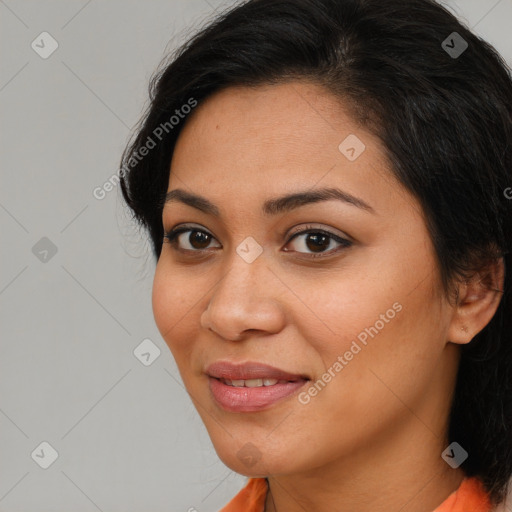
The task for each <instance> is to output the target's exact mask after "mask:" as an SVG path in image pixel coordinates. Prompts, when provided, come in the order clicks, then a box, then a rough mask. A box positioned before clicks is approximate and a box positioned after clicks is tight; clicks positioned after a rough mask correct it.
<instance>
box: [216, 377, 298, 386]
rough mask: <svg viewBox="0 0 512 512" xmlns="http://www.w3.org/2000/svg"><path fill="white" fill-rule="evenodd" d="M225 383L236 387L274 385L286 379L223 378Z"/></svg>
mask: <svg viewBox="0 0 512 512" xmlns="http://www.w3.org/2000/svg"><path fill="white" fill-rule="evenodd" d="M223 381H224V383H225V384H227V385H228V386H234V387H236V388H243V387H247V388H258V387H261V386H274V385H275V384H277V383H279V384H282V383H286V382H288V381H286V380H277V379H248V380H228V379H224V380H223Z"/></svg>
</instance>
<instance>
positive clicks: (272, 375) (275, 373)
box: [205, 361, 310, 382]
mask: <svg viewBox="0 0 512 512" xmlns="http://www.w3.org/2000/svg"><path fill="white" fill-rule="evenodd" d="M205 373H207V374H208V375H209V376H210V377H214V378H216V379H223V380H226V381H241V380H244V381H248V380H249V381H250V380H256V379H262V380H263V379H267V380H271V379H275V380H278V381H287V382H298V381H302V380H310V379H309V377H307V376H306V375H301V374H296V373H289V372H287V371H285V370H281V369H279V368H275V367H274V366H269V365H266V364H262V363H256V362H247V363H241V364H234V363H229V362H227V361H217V362H216V363H213V364H211V365H210V366H208V367H207V368H206V372H205Z"/></svg>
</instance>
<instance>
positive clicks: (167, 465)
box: [0, 0, 512, 512]
mask: <svg viewBox="0 0 512 512" xmlns="http://www.w3.org/2000/svg"><path fill="white" fill-rule="evenodd" d="M231 3H233V2H221V1H214V0H151V1H146V2H143V1H142V0H129V1H127V0H89V1H86V0H80V1H78V0H77V1H75V0H69V1H67V0H66V1H64V0H60V1H57V0H52V1H50V0H0V48H1V50H0V51H1V59H2V60H1V62H2V65H1V69H0V108H1V110H0V119H1V137H0V148H1V149H0V150H1V168H2V177H1V183H2V186H1V188H0V225H1V229H2V241H1V255H2V257H1V266H0V322H1V327H2V335H1V354H2V356H1V358H0V362H1V363H0V364H1V367H0V386H1V390H2V392H1V396H0V429H1V430H0V432H1V434H0V449H1V451H0V453H1V454H2V457H1V461H2V463H1V465H0V512H38V511H43V510H44V511H46V512H48V511H52V512H60V511H73V512H86V511H87V512H89V511H91V512H94V511H98V510H99V511H103V512H107V511H109V512H110V511H111V512H132V511H138V512H140V511H142V510H147V511H148V512H149V511H151V512H163V511H173V512H174V511H176V512H178V511H184V512H185V511H188V510H189V509H191V508H192V507H194V508H195V509H196V510H197V511H198V512H208V511H217V510H218V509H219V508H221V507H222V506H223V505H224V504H225V503H227V502H228V501H229V499H231V498H232V497H233V496H234V495H235V494H236V493H237V492H238V490H239V489H240V488H241V487H242V486H243V485H244V483H245V481H246V478H245V477H243V476H240V475H237V474H235V473H233V472H232V471H231V470H229V469H228V468H227V467H225V466H224V465H223V464H222V462H220V460H219V459H218V457H217V456H216V454H215V452H214V450H213V447H212V445H211V442H210V440H209V437H208V435H207V432H206V430H205V428H204V426H203V424H202V422H201V420H200V418H199V416H198V414H197V412H196V411H195V409H194V407H193V405H192V403H191V401H190V399H189V397H188V395H187V393H186V392H185V390H184V388H183V385H182V383H181V379H180V377H179V374H178V371H177V368H176V366H175V363H174V361H173V360H172V357H171V354H170V351H169V350H168V348H167V346H166V344H165V342H164V341H163V340H162V339H161V337H160V335H159V332H158V330H157V328H156V326H155V324H154V320H153V314H152V310H151V286H152V277H153V272H154V263H153V260H152V256H151V254H150V252H149V245H148V243H147V240H146V238H145V235H144V234H143V233H141V232H140V231H139V230H138V229H137V228H136V227H135V226H134V225H133V224H131V223H130V221H129V215H128V214H127V212H126V210H125V208H124V206H123V204H122V201H121V197H120V190H119V187H116V188H115V189H114V190H112V191H110V192H109V193H107V194H106V197H105V198H104V199H102V200H98V199H96V198H95V197H94V196H93V190H94V189H95V188H96V187H99V186H100V187H101V186H102V185H103V184H104V183H105V182H106V181H107V180H108V179H109V178H110V177H111V176H112V175H114V174H115V173H116V170H117V168H118V167H117V166H118V163H119V159H120V154H121V151H122V149H123V148H124V146H125V144H126V142H127V140H128V138H129V135H130V130H131V128H132V127H133V126H134V125H135V123H136V122H137V121H138V119H139V117H140V115H141V113H142V110H143V108H144V106H145V104H146V100H147V82H148V79H149V77H150V75H151V73H152V72H153V71H154V70H155V68H156V66H157V65H158V63H159V62H160V59H161V57H163V56H164V54H165V53H166V51H168V50H170V49H172V48H174V47H176V46H177V45H179V44H180V43H181V42H183V41H184V40H185V38H186V37H187V36H188V35H189V34H190V33H191V30H195V29H197V28H198V27H199V26H201V25H202V24H204V23H206V22H207V21H208V20H209V19H211V18H212V16H214V15H215V14H216V13H215V10H216V9H220V8H221V7H222V6H223V5H229V4H231ZM406 3H407V2H405V1H404V4H406ZM447 5H448V6H450V8H451V9H452V10H454V12H455V13H456V14H458V15H459V17H461V18H462V19H463V20H464V21H465V22H466V23H467V24H468V25H469V26H470V27H472V28H473V29H474V30H475V31H476V33H478V34H479V35H481V36H483V37H484V38H486V39H487V40H488V41H490V42H491V43H492V44H494V45H495V46H496V48H497V49H498V50H499V51H500V52H501V53H502V54H503V55H504V56H505V58H506V59H507V61H508V62H509V64H511V63H512V36H511V34H510V28H511V26H510V22H511V20H512V0H499V1H497V0H458V1H456V2H454V1H452V2H448V3H447ZM44 31H46V32H49V33H50V34H51V36H52V37H53V38H54V39H55V40H56V41H57V42H58V45H59V46H58V48H57V50H56V51H55V52H54V53H53V54H52V55H51V56H49V57H48V58H46V59H43V58H41V57H40V56H39V54H38V53H36V51H34V50H33V49H32V47H31V43H32V41H34V40H36V43H38V41H39V46H43V45H44V47H45V48H44V50H45V51H46V50H47V49H48V48H49V47H50V46H49V40H48V39H45V40H44V42H43V43H41V42H40V38H38V36H39V34H41V32H44ZM40 51H43V49H41V50H40ZM455 123H456V120H454V124H455ZM43 237H46V239H48V240H49V241H51V242H49V241H48V240H46V239H43V240H42V241H41V239H42V238H43ZM36 244H37V245H36ZM34 246H35V248H34ZM55 249H56V250H57V252H56V253H55V254H53V252H55ZM45 251H48V252H45ZM147 338H149V339H150V340H152V343H153V344H154V346H156V347H158V348H159V349H160V351H161V354H160V356H159V357H158V358H156V359H155V354H154V353H153V352H150V353H151V355H150V356H145V357H146V359H148V357H149V359H150V361H149V362H151V364H150V365H148V366H146V365H144V364H142V362H141V361H140V360H139V359H137V358H136V357H135V355H134V349H135V348H136V347H137V346H138V345H139V344H140V343H141V342H142V341H143V340H144V339H147ZM152 350H154V349H152ZM44 441H45V442H47V443H49V444H50V445H51V446H52V447H53V448H54V449H55V450H56V451H57V452H58V457H57V459H56V460H55V461H54V462H53V464H52V465H51V466H50V467H48V468H47V469H43V468H42V467H40V464H41V463H44V460H46V461H49V460H50V459H49V457H50V452H49V450H48V449H47V448H45V446H44V445H43V447H40V444H41V443H42V442H44ZM41 449H42V450H43V451H41ZM38 454H39V456H38Z"/></svg>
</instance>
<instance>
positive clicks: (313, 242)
mask: <svg viewBox="0 0 512 512" xmlns="http://www.w3.org/2000/svg"><path fill="white" fill-rule="evenodd" d="M296 239H297V240H299V242H298V244H297V245H298V246H299V249H298V251H297V252H302V251H301V250H300V249H307V250H311V251H312V252H313V254H311V253H309V255H310V257H313V258H315V257H321V256H323V255H325V254H326V253H327V254H330V253H333V252H338V251H339V250H341V249H345V248H348V247H350V246H351V245H352V242H350V241H349V240H346V239H345V238H341V237H340V236H338V235H335V234H334V233H330V232H329V231H324V230H323V229H315V230H308V231H301V232H300V233H296V234H295V235H293V236H292V238H291V239H290V241H289V242H288V244H290V243H292V242H293V241H294V240H296ZM331 244H334V246H336V244H338V246H339V247H338V248H337V249H336V248H334V249H332V247H331ZM326 249H331V250H329V251H326ZM306 254H307V253H306Z"/></svg>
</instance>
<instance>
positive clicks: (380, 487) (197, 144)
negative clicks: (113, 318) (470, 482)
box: [153, 81, 503, 512]
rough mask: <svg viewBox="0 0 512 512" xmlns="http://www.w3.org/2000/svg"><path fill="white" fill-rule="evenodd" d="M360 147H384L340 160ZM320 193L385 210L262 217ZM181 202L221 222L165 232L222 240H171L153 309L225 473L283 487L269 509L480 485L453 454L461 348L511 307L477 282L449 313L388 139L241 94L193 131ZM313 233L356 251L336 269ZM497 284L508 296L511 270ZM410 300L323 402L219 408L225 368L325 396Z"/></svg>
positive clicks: (337, 256) (319, 103)
mask: <svg viewBox="0 0 512 512" xmlns="http://www.w3.org/2000/svg"><path fill="white" fill-rule="evenodd" d="M349 134H356V135H357V137H358V138H359V139H360V140H361V141H363V142H364V144H365V145H366V149H365V150H364V152H363V153H362V154H361V155H360V156H359V157H358V158H357V159H356V160H355V161H349V160H348V159H347V158H346V157H345V156H344V155H343V154H342V153H341V152H340V150H339V149H338V146H339V144H340V143H341V142H342V141H343V140H344V139H345V138H346V137H347V136H348V135H349ZM320 187H338V188H341V189H343V190H345V191H348V192H350V193H351V194H353V195H355V196H357V197H359V198H362V199H363V200H364V201H365V202H367V203H369V205H371V207H372V208H373V209H374V210H375V213H374V214H372V213H370V212H368V211H365V210H363V209H359V208H356V207H354V206H352V205H349V204H346V203H343V202H340V201H336V200H330V201H323V202H317V203H313V204H309V205H306V206H302V207H300V208H298V209H296V210H292V211H289V212H285V213H281V214H279V215H277V216H268V215H264V214H263V213H262V211H261V206H262V204H263V202H264V201H265V200H267V199H269V198H271V197H275V196H280V195H284V194H289V193H291V192H296V191H299V190H312V189H317V188H320ZM177 188H179V189H183V190H185V191H187V192H193V193H195V194H199V195H201V196H204V197H205V198H207V199H208V200H210V201H211V202H212V203H214V204H215V205H217V206H218V208H219V210H220V217H218V218H217V217H215V216H212V215H210V214H207V213H204V212H202V211H200V210H198V209H196V208H193V207H191V206H189V205H186V204H183V203H181V202H178V201H172V202H169V203H167V204H166V205H165V207H164V210H163V216H162V222H163V226H164V229H165V231H169V230H170V229H171V228H174V227H176V226H178V225H183V224H185V223H187V224H193V226H192V228H191V229H192V230H193V229H199V230H202V231H204V232H206V233H208V234H210V235H211V238H210V239H206V243H205V244H204V245H200V244H198V243H197V241H196V242H195V245H191V243H192V244H194V239H192V242H191V241H190V235H191V234H193V232H192V233H191V232H187V233H185V234H182V235H181V237H180V238H179V239H178V242H177V245H175V246H174V247H173V245H172V244H170V243H168V242H165V243H164V244H163V248H162V253H161V256H160V258H159V261H158V264H157V267H156V272H155V277H154V284H153V311H154V315H155V320H156V323H157V326H158V329H159V330H160V333H161V334H162V336H163V338H164V340H165V341H166V343H167V344H168V346H169V348H170V350H171V351H172V354H173V356H174V358H175V360H176V362H177V365H178V368H179V371H180V374H181V377H182V379H183V382H184V384H185V387H186V389H187V391H188V392H189V394H190V396H191V399H192V400H193V402H194V405H195V406H196V408H197V410H198V412H199V414H200V416H201V418H202V420H203V422H204V424H205V426H206V428H207V430H208V432H209V435H210V437H211V440H212V442H213V445H214V447H215V450H216V451H217V454H218V455H219V457H220V458H221V460H222V461H223V462H224V463H225V464H226V465H227V466H228V467H230V468H231V469H232V470H234V471H236V472H238V473H240V474H243V475H247V476H257V477H263V476H266V477H268V478H269V484H270V492H269V493H268V494H267V500H266V508H265V510H266V512H273V511H275V510H278V511H281V512H282V511H286V512H296V511H297V512H298V511H301V512H302V511H304V510H308V511H310V512H321V511H326V510H357V511H358V512H366V511H368V512H369V511H372V512H379V511H382V512H384V511H386V512H390V511H398V510H400V511H401V512H430V511H432V510H434V509H435V508H436V507H437V506H438V505H439V504H440V503H442V502H443V501H444V500H445V499H446V498H447V497H448V496H449V495H450V494H451V493H452V492H453V491H454V490H456V489H457V488H458V486H459V485H460V483H461V481H462V479H463V477H464V474H463V473H462V470H461V469H460V468H457V469H452V468H451V467H450V466H449V465H448V464H447V463H446V462H445V461H444V460H443V459H442V458H441V453H442V452H443V450H445V448H446V447H447V446H448V444H449V443H448V441H447V438H446V431H447V418H448V413H449V410H450V401H451V398H452V394H453V389H454V385H455V376H456V370H457V366H458V361H459V352H460V351H459V348H460V344H462V343H468V342H469V341H470V340H471V339H472V338H473V337H474V335H475V334H477V333H478V332H479V331H480V330H481V329H483V327H484V326H485V325H486V324H487V323H488V322H489V320H490V319H491V318H492V316H493V314H494V312H495V311H496V308H497V306H498V304H499V295H497V294H496V293H493V292H489V291H487V290H484V289H482V288H481V286H480V284H479V283H480V281H479V279H477V278H475V280H474V281H473V280H470V281H468V282H467V283H461V284H459V288H458V289H459V294H460V301H459V303H458V304H456V305H454V304H451V303H449V301H448V300H447V298H446V297H445V295H444V294H443V290H442V287H441V282H440V278H439V273H438V267H437V263H436V260H435V255H434V249H433V246H432V242H431V239H430V237H429V234H428V231H427V228H426V224H425V220H424V217H423V214H422V209H421V207H420V205H419V203H418V201H417V200H416V199H415V198H414V197H413V196H412V195H410V194H409V193H408V192H407V191H406V190H405V189H404V188H403V187H402V186H401V185H400V184H399V183H398V182H397V181H396V180H395V178H394V177H393V175H392V173H391V171H390V167H389V163H388V161H387V160H386V158H385V157H384V151H383V148H382V145H381V143H380V141H379V139H377V138H376V137H375V136H373V135H371V134H370V133H369V132H367V131H366V130H364V129H363V128H362V127H361V126H359V125H358V124H357V123H356V122H355V121H354V119H353V118H352V117H351V116H350V115H349V114H348V110H347V109H346V108H344V105H343V103H342V102H341V101H340V100H339V99H338V98H336V97H334V96H332V95H331V94H330V93H329V92H327V91H326V90H324V89H323V88H321V87H320V86H318V85H314V84H312V83H308V82H305V81H293V82H288V83H283V84H280V85H271V86H259V87H256V88H244V87H236V88H235V87H232V88H228V89H225V90H223V91H220V92H218V93H216V94H215V95H214V96H212V97H210V98H209V99H208V100H207V101H205V102H204V103H202V104H201V105H199V106H198V107H197V108H196V109H195V111H194V112H193V114H192V115H191V116H190V117H189V118H188V120H187V123H186V124H185V126H184V128H183V131H182V133H181V134H180V137H179V139H178V142H177V145H176V148H175V151H174V155H173V159H172V162H171V168H170V177H169V184H168V191H170V190H174V189H177ZM308 225H312V226H313V227H314V228H322V229H324V230H327V231H330V232H331V233H333V234H334V235H339V236H341V237H343V238H347V239H348V240H350V241H352V245H351V246H350V247H348V248H343V247H342V246H341V245H340V244H339V243H337V242H336V241H334V240H332V241H331V242H330V243H329V239H327V242H326V243H325V246H324V249H320V251H319V252H320V253H321V254H326V256H325V257H320V258H315V259H313V258H308V256H309V255H311V254H315V246H314V244H311V243H309V244H307V243H306V242H307V235H304V234H303V235H299V236H298V237H296V238H295V239H293V240H291V236H290V233H291V230H292V228H297V229H296V231H304V230H306V229H307V226H308ZM300 228H302V229H300ZM296 231H294V233H295V232H296ZM309 231H310V233H311V232H314V229H311V230H309ZM248 236H251V237H253V238H254V239H255V240H256V241H257V242H258V244H259V245H260V246H261V247H262V249H263V253H262V254H261V255H260V256H259V257H258V258H257V259H256V260H255V261H253V262H252V263H247V262H246V261H245V260H244V259H242V258H241V257H240V256H239V255H238V254H237V252H236V248H237V247H238V246H239V245H240V244H241V243H242V242H243V241H244V240H245V239H246V238H247V237H248ZM196 240H197V239H196ZM208 240H209V242H208ZM208 243H209V245H208ZM178 247H180V248H181V249H182V250H181V251H180V250H179V249H178ZM205 247H207V248H206V249H205ZM187 249H188V252H187V251H186V250H187ZM336 249H340V250H339V251H338V252H335V250H336ZM193 251H196V252H193ZM490 275H491V277H492V279H493V280H494V281H493V282H494V283H495V284H496V286H495V288H501V286H500V284H499V283H500V279H501V280H502V278H503V267H502V266H497V267H496V269H494V268H493V269H491V274H490ZM501 282H502V281H501ZM394 303H399V304H400V305H401V306H402V309H401V311H400V312H397V313H396V315H395V317H394V318H393V319H392V320H389V322H387V323H385V326H384V327H383V328H382V329H381V330H379V332H378V334H377V335H375V336H374V337H373V338H371V337H369V338H368V342H367V345H366V346H364V345H361V344H360V345H361V346H362V349H361V350H360V351H359V352H358V353H357V355H355V356H354V357H353V359H352V360H351V361H350V362H348V364H347V365H346V366H344V367H343V369H342V370H341V371H339V372H337V373H336V376H335V377H334V378H332V379H331V381H330V382H329V383H328V384H327V385H326V386H325V387H324V388H323V389H322V390H321V392H319V393H318V394H317V396H314V397H312V398H311V401H310V402H309V403H308V404H307V405H304V404H301V403H300V402H299V401H298V399H297V396H296V395H294V396H292V397H288V398H286V399H284V400H281V401H279V402H277V403H275V404H273V405H272V406H271V407H269V408H267V409H266V410H263V411H258V412H251V413H233V412H227V411H225V410H223V409H222V408H221V407H220V406H219V405H217V403H216V402H215V401H214V400H213V397H212V395H211V393H210V391H209V386H208V377H207V375H206V374H205V373H204V370H205V368H206V366H207V365H209V364H211V363H212V362H214V361H218V360H221V359H222V360H232V361H237V362H245V361H258V362H262V363H266V364H269V365H272V366H276V367H278V368H281V369H284V370H285V371H288V372H290V373H299V374H306V375H308V376H310V377H311V379H312V381H313V382H315V381H317V380H318V379H320V378H321V376H322V375H323V374H324V373H325V372H327V371H328V369H329V368H331V367H332V366H333V364H334V363H335V361H337V358H338V356H340V355H341V356H343V354H345V352H346V351H347V350H349V348H350V345H351V343H352V342H353V341H354V340H356V337H357V335H358V334H359V333H361V332H362V331H364V329H365V328H367V327H369V326H373V325H374V324H375V323H376V321H377V320H378V319H379V318H381V317H380V315H381V314H385V313H386V311H387V310H389V309H390V308H392V305H393V304H394ZM464 328H465V330H464ZM249 442H250V443H251V444H252V445H251V448H250V449H251V450H252V451H253V453H256V454H257V457H256V458H258V457H259V460H258V461H257V462H256V463H255V464H254V465H251V466H250V467H249V465H248V464H247V463H246V462H244V460H242V459H241V458H240V457H239V456H238V455H237V452H238V451H239V450H240V449H242V447H244V445H246V444H247V443H249ZM246 449H247V447H246Z"/></svg>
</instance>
